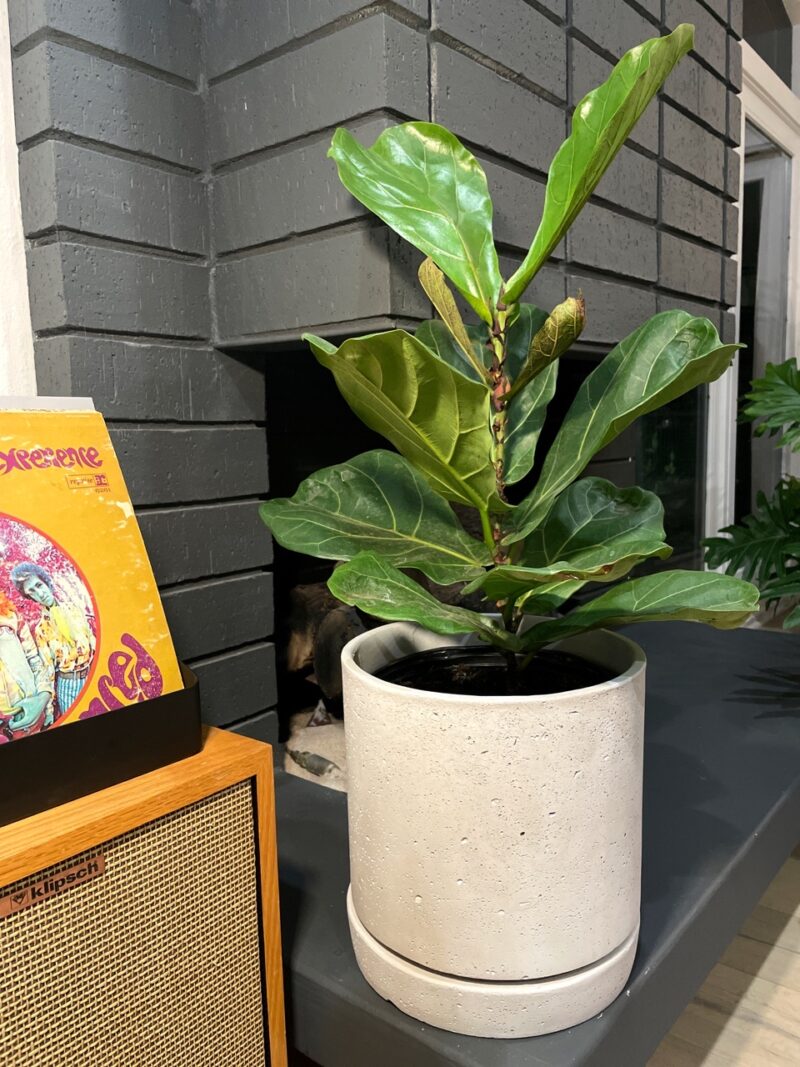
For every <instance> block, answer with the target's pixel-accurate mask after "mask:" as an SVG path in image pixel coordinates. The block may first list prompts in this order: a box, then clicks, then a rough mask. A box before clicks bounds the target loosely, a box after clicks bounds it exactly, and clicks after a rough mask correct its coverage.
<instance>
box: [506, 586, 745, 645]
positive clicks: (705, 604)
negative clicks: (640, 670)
mask: <svg viewBox="0 0 800 1067" xmlns="http://www.w3.org/2000/svg"><path fill="white" fill-rule="evenodd" d="M757 608H758V590H757V589H756V587H755V586H754V585H750V583H749V582H743V581H741V579H739V578H733V577H731V576H730V575H729V574H715V573H714V572H713V571H665V572H663V573H659V574H648V575H646V576H645V577H644V578H632V579H631V580H630V581H627V582H621V583H620V584H619V585H616V586H614V587H613V588H611V589H609V590H608V591H607V592H605V593H603V594H602V595H601V596H599V597H597V598H596V599H594V600H591V601H589V603H588V604H582V605H581V606H580V607H578V608H575V609H574V611H570V612H569V613H568V614H566V615H563V616H562V617H561V618H560V619H549V620H548V621H547V622H541V623H537V624H535V625H534V626H532V627H531V628H530V629H529V630H528V631H526V633H525V634H524V635H523V636H522V637H521V641H522V643H523V644H524V646H525V648H527V649H531V650H533V649H536V648H541V647H542V646H544V645H548V644H550V643H551V642H552V641H560V640H562V638H565V637H572V636H573V635H574V634H579V633H584V632H585V631H587V630H596V629H598V628H599V627H603V626H624V625H625V624H627V623H633V622H659V621H667V620H670V619H687V620H689V621H691V622H704V623H708V624H709V625H710V626H716V627H717V628H718V629H721V630H728V629H733V628H734V627H736V626H741V624H742V623H743V622H745V621H746V619H747V618H748V617H749V616H750V615H751V614H752V613H753V612H754V611H756V610H757Z"/></svg>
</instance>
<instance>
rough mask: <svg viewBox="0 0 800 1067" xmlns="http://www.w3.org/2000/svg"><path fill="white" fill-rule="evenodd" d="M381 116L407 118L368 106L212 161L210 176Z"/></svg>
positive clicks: (281, 152) (224, 172) (384, 107)
mask: <svg viewBox="0 0 800 1067" xmlns="http://www.w3.org/2000/svg"><path fill="white" fill-rule="evenodd" d="M383 117H386V118H389V119H399V120H400V121H401V122H405V121H406V120H407V119H408V116H407V115H404V114H403V113H402V112H401V111H398V110H397V109H396V108H392V107H386V106H381V107H376V108H370V109H369V110H368V111H359V112H357V113H356V114H355V115H347V116H346V117H345V118H343V119H341V120H340V121H338V122H335V123H331V124H329V125H328V126H321V127H320V128H319V129H315V130H310V131H309V132H308V133H300V134H296V135H295V136H293V137H287V138H286V139H285V140H283V141H276V142H275V144H270V145H264V147H263V148H254V149H251V150H250V151H247V152H242V153H241V155H238V156H231V157H230V158H229V159H224V160H221V161H220V162H218V163H214V162H212V163H211V164H210V170H211V176H212V177H213V178H219V177H222V176H223V175H226V174H232V173H235V172H236V171H238V170H242V169H243V168H245V167H248V166H250V165H251V164H254V163H260V162H261V161H262V160H267V159H271V158H272V157H273V156H277V157H282V156H284V155H285V154H286V153H287V151H294V150H295V149H300V148H306V147H307V146H308V145H313V144H315V143H316V142H318V141H322V140H324V138H326V137H328V138H329V137H331V136H332V134H333V133H334V131H335V130H337V129H338V128H339V126H340V125H341V124H342V122H346V123H348V125H350V124H352V123H354V122H363V121H364V120H368V119H372V118H383Z"/></svg>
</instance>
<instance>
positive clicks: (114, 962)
mask: <svg viewBox="0 0 800 1067" xmlns="http://www.w3.org/2000/svg"><path fill="white" fill-rule="evenodd" d="M0 887H2V888H0V976H1V977H0V987H1V988H2V993H0V1064H2V1065H3V1067H67V1065H72V1064H80V1065H81V1067H265V1065H267V1064H268V1065H269V1067H285V1065H286V1041H285V1033H284V1015H283V981H282V974H281V947H280V928H279V916H278V876H277V857H276V849H275V820H274V790H273V779H272V760H271V750H270V748H269V746H268V745H262V744H260V743H259V742H257V741H251V740H249V739H248V738H245V737H240V736H238V735H235V734H230V733H226V732H225V731H222V730H213V729H212V730H208V731H207V732H206V735H205V740H204V745H203V750H202V752H200V753H199V754H198V755H196V756H191V757H190V758H188V759H184V760H181V761H180V762H178V763H173V764H171V765H169V766H167V767H163V768H161V769H160V770H157V771H153V772H151V773H149V774H145V775H142V776H141V777H139V778H135V779H132V780H131V781H129V782H123V783H121V784H120V785H115V786H112V787H111V788H109V789H104V790H102V791H101V792H98V793H93V794H91V795H90V796H86V797H82V798H81V799H79V800H74V801H72V802H71V803H69V804H63V805H61V806H60V807H57V808H53V809H51V810H50V811H47V812H42V813H41V814H38V815H33V816H31V817H30V818H28V819H23V820H21V821H19V822H15V823H11V824H9V825H8V826H4V827H2V828H0Z"/></svg>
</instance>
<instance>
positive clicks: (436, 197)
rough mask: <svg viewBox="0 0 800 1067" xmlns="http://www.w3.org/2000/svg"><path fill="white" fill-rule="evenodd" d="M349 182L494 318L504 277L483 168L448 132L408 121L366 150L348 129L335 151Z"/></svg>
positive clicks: (333, 147)
mask: <svg viewBox="0 0 800 1067" xmlns="http://www.w3.org/2000/svg"><path fill="white" fill-rule="evenodd" d="M328 154H329V155H330V156H332V157H333V159H334V160H335V161H336V165H337V167H338V168H339V178H340V179H341V181H342V184H343V185H344V186H345V188H346V189H347V190H348V191H349V192H351V193H352V194H353V196H354V197H355V198H356V199H357V200H360V201H361V203H362V204H364V205H365V206H366V207H368V208H369V210H370V211H372V212H374V214H376V215H377V216H378V217H379V218H381V219H383V221H384V222H385V223H387V224H388V225H389V226H391V227H392V229H393V230H395V231H396V232H397V233H399V234H400V235H401V236H402V237H404V238H405V239H406V240H407V241H410V242H411V244H413V245H415V246H416V247H417V248H419V249H420V251H422V252H424V253H425V255H426V256H430V258H431V259H432V260H433V261H434V263H436V264H437V266H439V267H440V268H441V269H442V270H443V271H444V273H445V274H446V275H447V277H448V278H449V279H450V280H451V281H452V283H453V284H454V285H455V287H456V288H457V289H458V290H459V292H460V293H461V294H462V295H463V296H464V297H465V299H466V300H468V301H469V303H470V304H471V306H472V307H473V308H474V310H475V311H476V312H477V313H478V315H479V316H480V317H481V318H482V319H483V320H484V321H485V322H488V323H491V322H492V318H493V310H494V308H495V305H496V304H497V300H498V296H499V292H500V285H501V278H500V267H499V265H498V262H497V252H496V250H495V246H494V240H493V238H492V202H491V199H490V198H489V190H488V187H487V184H486V175H485V174H484V172H483V168H482V167H481V165H480V164H479V163H478V161H477V160H476V159H475V157H474V156H473V155H472V153H471V152H469V151H468V150H467V149H466V148H465V147H464V146H463V145H462V144H461V142H460V141H459V140H458V138H457V137H455V136H454V135H453V134H452V133H450V131H449V130H446V129H444V127H443V126H438V125H436V124H435V123H432V122H405V123H402V124H401V125H399V126H393V127H392V128H391V129H388V130H384V132H383V133H382V134H380V136H379V137H378V139H377V140H376V141H375V143H374V144H373V146H372V147H371V148H364V146H363V145H361V144H359V143H358V141H357V140H356V139H355V138H354V137H353V135H352V134H351V133H348V131H347V130H345V129H339V130H337V131H336V133H335V134H334V137H333V141H332V143H331V147H330V150H329V153H328Z"/></svg>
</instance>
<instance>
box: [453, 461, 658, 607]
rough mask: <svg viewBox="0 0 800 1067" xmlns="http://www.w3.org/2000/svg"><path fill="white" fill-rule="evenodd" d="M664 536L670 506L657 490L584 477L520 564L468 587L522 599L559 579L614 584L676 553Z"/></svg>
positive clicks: (530, 542) (547, 521)
mask: <svg viewBox="0 0 800 1067" xmlns="http://www.w3.org/2000/svg"><path fill="white" fill-rule="evenodd" d="M664 536H665V535H664V508H663V506H662V504H661V501H660V500H659V499H658V497H657V496H656V495H655V493H650V492H648V491H647V490H645V489H637V488H632V489H617V487H616V486H614V485H612V484H611V482H607V481H606V480H605V479H604V478H583V479H581V481H579V482H575V483H573V484H572V485H571V486H569V488H567V489H565V491H564V492H563V493H562V494H561V496H559V497H558V499H557V500H556V502H555V504H554V505H553V507H552V508H551V509H550V511H549V512H548V514H547V517H546V518H545V519H544V521H543V522H542V524H541V526H538V527H537V528H536V529H535V530H534V531H533V533H531V534H529V536H528V538H527V539H526V541H525V548H524V550H523V553H522V556H521V557H520V560H519V562H518V563H517V564H506V565H503V566H500V567H494V568H493V569H492V570H490V571H488V572H483V574H481V575H480V576H479V577H477V578H476V579H475V580H474V581H473V582H472V584H471V585H470V586H468V587H467V591H468V592H471V591H473V590H475V589H480V590H481V591H482V592H483V593H484V595H485V596H487V597H489V598H490V599H492V600H501V599H507V598H508V599H511V600H514V601H516V600H518V599H519V598H520V597H522V596H524V595H526V594H528V593H532V595H534V596H535V595H537V590H536V589H535V588H534V587H535V586H536V585H540V584H541V583H544V582H551V581H553V580H555V579H561V580H574V579H579V580H581V581H582V582H583V581H594V582H612V581H615V580H616V579H618V578H622V577H623V576H624V575H625V574H627V573H628V571H629V570H630V569H631V568H632V567H634V566H636V564H637V563H641V561H642V560H644V559H650V558H653V557H657V558H659V559H666V558H667V556H669V555H671V553H672V549H671V548H670V547H669V545H667V544H666V543H665V542H664Z"/></svg>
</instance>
